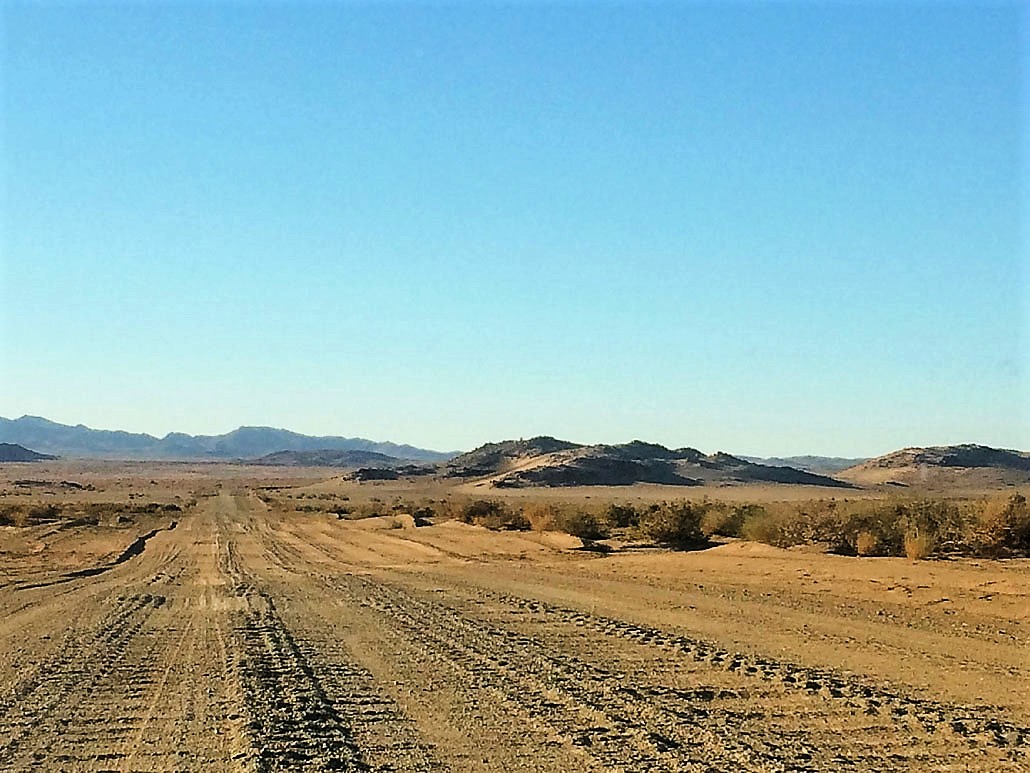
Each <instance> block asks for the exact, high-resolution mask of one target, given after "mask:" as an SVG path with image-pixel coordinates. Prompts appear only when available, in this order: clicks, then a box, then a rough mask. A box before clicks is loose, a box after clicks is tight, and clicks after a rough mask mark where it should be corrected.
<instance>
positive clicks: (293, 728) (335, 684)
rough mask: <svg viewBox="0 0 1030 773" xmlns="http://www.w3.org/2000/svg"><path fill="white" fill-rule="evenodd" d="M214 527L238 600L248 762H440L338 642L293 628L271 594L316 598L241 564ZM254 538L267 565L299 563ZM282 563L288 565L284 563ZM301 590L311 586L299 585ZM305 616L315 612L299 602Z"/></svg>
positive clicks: (309, 765)
mask: <svg viewBox="0 0 1030 773" xmlns="http://www.w3.org/2000/svg"><path fill="white" fill-rule="evenodd" d="M237 536H238V535H235V534H232V533H228V534H227V533H224V532H223V534H222V535H221V538H220V539H221V541H222V547H223V548H224V550H223V551H221V553H220V556H219V566H220V568H221V570H222V571H223V572H224V573H225V575H226V576H227V577H228V578H229V579H230V582H231V584H232V592H233V594H234V595H235V596H237V597H238V598H240V599H242V600H243V601H244V609H243V611H241V612H240V613H238V614H237V615H236V618H235V622H234V627H233V630H232V635H233V638H234V640H235V642H236V645H237V647H238V649H239V652H240V657H239V678H240V684H241V688H242V695H243V698H244V710H245V713H246V715H247V718H248V722H247V726H246V727H247V733H248V736H249V739H250V743H251V747H252V761H253V765H254V767H255V769H256V770H258V771H279V770H298V769H303V770H312V771H328V770H347V771H411V773H419V772H420V771H432V770H439V769H440V768H439V766H438V765H437V764H435V763H434V762H433V760H432V757H431V754H430V752H429V750H428V749H426V748H425V747H424V746H423V745H422V744H420V743H419V742H418V740H417V738H416V736H415V734H414V732H413V730H412V727H411V725H412V723H411V722H410V720H408V719H407V718H406V717H405V716H404V715H403V713H402V712H401V711H400V709H399V707H398V706H397V705H396V703H395V702H394V701H393V700H392V699H390V698H389V697H388V696H387V695H386V694H385V693H384V692H383V691H382V690H381V689H380V688H379V686H378V685H377V684H376V683H375V680H374V678H373V677H372V675H371V674H370V673H369V672H368V671H367V670H365V669H363V668H361V667H360V666H358V665H356V664H355V663H354V662H352V660H351V659H350V656H349V653H347V652H346V651H345V649H344V648H343V647H342V646H340V645H339V644H336V643H333V642H329V641H326V640H325V638H324V636H323V637H319V636H317V635H315V634H311V635H306V636H300V635H298V634H297V632H296V626H293V627H291V626H288V625H287V623H286V622H285V621H284V619H283V615H282V614H281V613H280V610H279V603H280V602H279V601H278V599H282V601H283V603H285V604H287V605H288V606H294V605H299V606H300V607H301V608H302V609H305V608H306V606H307V604H309V603H311V604H314V605H317V604H319V603H320V602H321V599H320V598H318V597H315V598H312V599H310V601H309V598H310V597H309V596H307V595H306V594H305V592H304V591H305V589H304V588H303V586H302V585H299V584H297V585H295V584H283V585H281V586H280V585H276V586H274V588H275V593H274V594H273V591H272V590H271V588H272V587H273V586H269V585H267V584H266V583H263V582H262V581H261V580H259V579H258V577H257V576H256V575H255V574H253V573H251V572H250V571H248V570H246V569H244V567H243V565H242V561H241V555H240V550H239V547H238V546H237V545H236V544H235V540H234V537H237ZM269 536H272V539H267V537H266V539H263V540H262V541H261V542H260V543H259V545H260V547H261V548H262V549H263V550H264V552H265V557H266V558H270V557H275V558H276V559H277V560H275V561H273V565H277V566H279V568H280V569H286V568H287V566H288V565H290V564H292V565H293V566H294V567H298V566H303V561H302V559H301V557H300V556H299V555H289V556H283V555H282V553H280V552H279V551H277V550H276V547H275V546H280V545H281V543H280V542H279V541H278V540H275V539H274V536H273V535H269ZM287 571H289V570H288V569H287ZM306 590H307V591H308V593H310V590H311V589H310V588H308V589H306ZM307 612H308V617H304V616H302V619H303V620H307V619H309V617H314V613H313V611H312V610H307Z"/></svg>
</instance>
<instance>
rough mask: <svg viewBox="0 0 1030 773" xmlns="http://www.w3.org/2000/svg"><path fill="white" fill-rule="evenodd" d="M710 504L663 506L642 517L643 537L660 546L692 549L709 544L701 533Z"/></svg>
mask: <svg viewBox="0 0 1030 773" xmlns="http://www.w3.org/2000/svg"><path fill="white" fill-rule="evenodd" d="M707 507H708V506H707V504H706V503H692V502H663V503H661V504H655V505H650V506H649V507H648V508H647V509H646V510H644V512H642V513H641V514H640V524H639V529H640V533H641V534H642V535H643V536H645V537H647V538H649V539H652V540H654V541H655V542H656V543H658V544H659V545H668V546H669V547H674V548H680V549H683V548H690V547H695V546H699V545H703V544H705V543H706V542H707V540H706V539H705V535H704V533H703V532H702V531H701V518H702V517H703V516H704V513H705V510H706V509H707Z"/></svg>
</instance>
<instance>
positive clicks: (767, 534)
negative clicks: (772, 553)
mask: <svg viewBox="0 0 1030 773" xmlns="http://www.w3.org/2000/svg"><path fill="white" fill-rule="evenodd" d="M846 519H847V515H846V513H845V512H844V511H843V510H842V509H841V508H840V507H839V505H838V503H837V502H836V501H835V500H832V499H831V500H815V501H812V502H803V503H800V504H791V503H770V504H768V505H766V506H765V507H758V506H751V509H749V510H748V511H747V512H746V514H745V515H744V519H743V522H742V523H741V526H740V536H742V537H743V538H744V539H748V540H752V541H754V542H764V543H766V544H768V545H775V546H776V547H783V548H785V547H791V546H792V545H802V544H806V543H814V542H818V543H827V544H828V545H829V546H830V547H831V548H832V549H835V550H846V549H848V546H847V540H846V537H845V535H846V534H847V533H848V532H847V529H846V528H845V525H844V524H845V521H846Z"/></svg>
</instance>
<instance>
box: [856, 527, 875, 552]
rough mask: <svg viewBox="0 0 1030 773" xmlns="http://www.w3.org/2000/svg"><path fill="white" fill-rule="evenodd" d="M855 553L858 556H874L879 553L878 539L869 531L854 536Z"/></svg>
mask: <svg viewBox="0 0 1030 773" xmlns="http://www.w3.org/2000/svg"><path fill="white" fill-rule="evenodd" d="M855 552H856V553H858V555H860V556H875V555H877V554H878V553H879V552H880V538H879V537H878V536H876V534H874V533H873V532H871V531H860V532H859V533H858V534H857V535H855Z"/></svg>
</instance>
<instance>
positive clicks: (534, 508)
mask: <svg viewBox="0 0 1030 773" xmlns="http://www.w3.org/2000/svg"><path fill="white" fill-rule="evenodd" d="M554 511H555V506H554V505H552V504H543V503H540V502H530V503H529V504H527V505H526V506H525V507H523V508H522V514H523V516H525V518H526V521H527V522H528V523H529V528H531V529H532V530H533V531H551V530H553V529H554V522H555V513H554Z"/></svg>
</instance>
